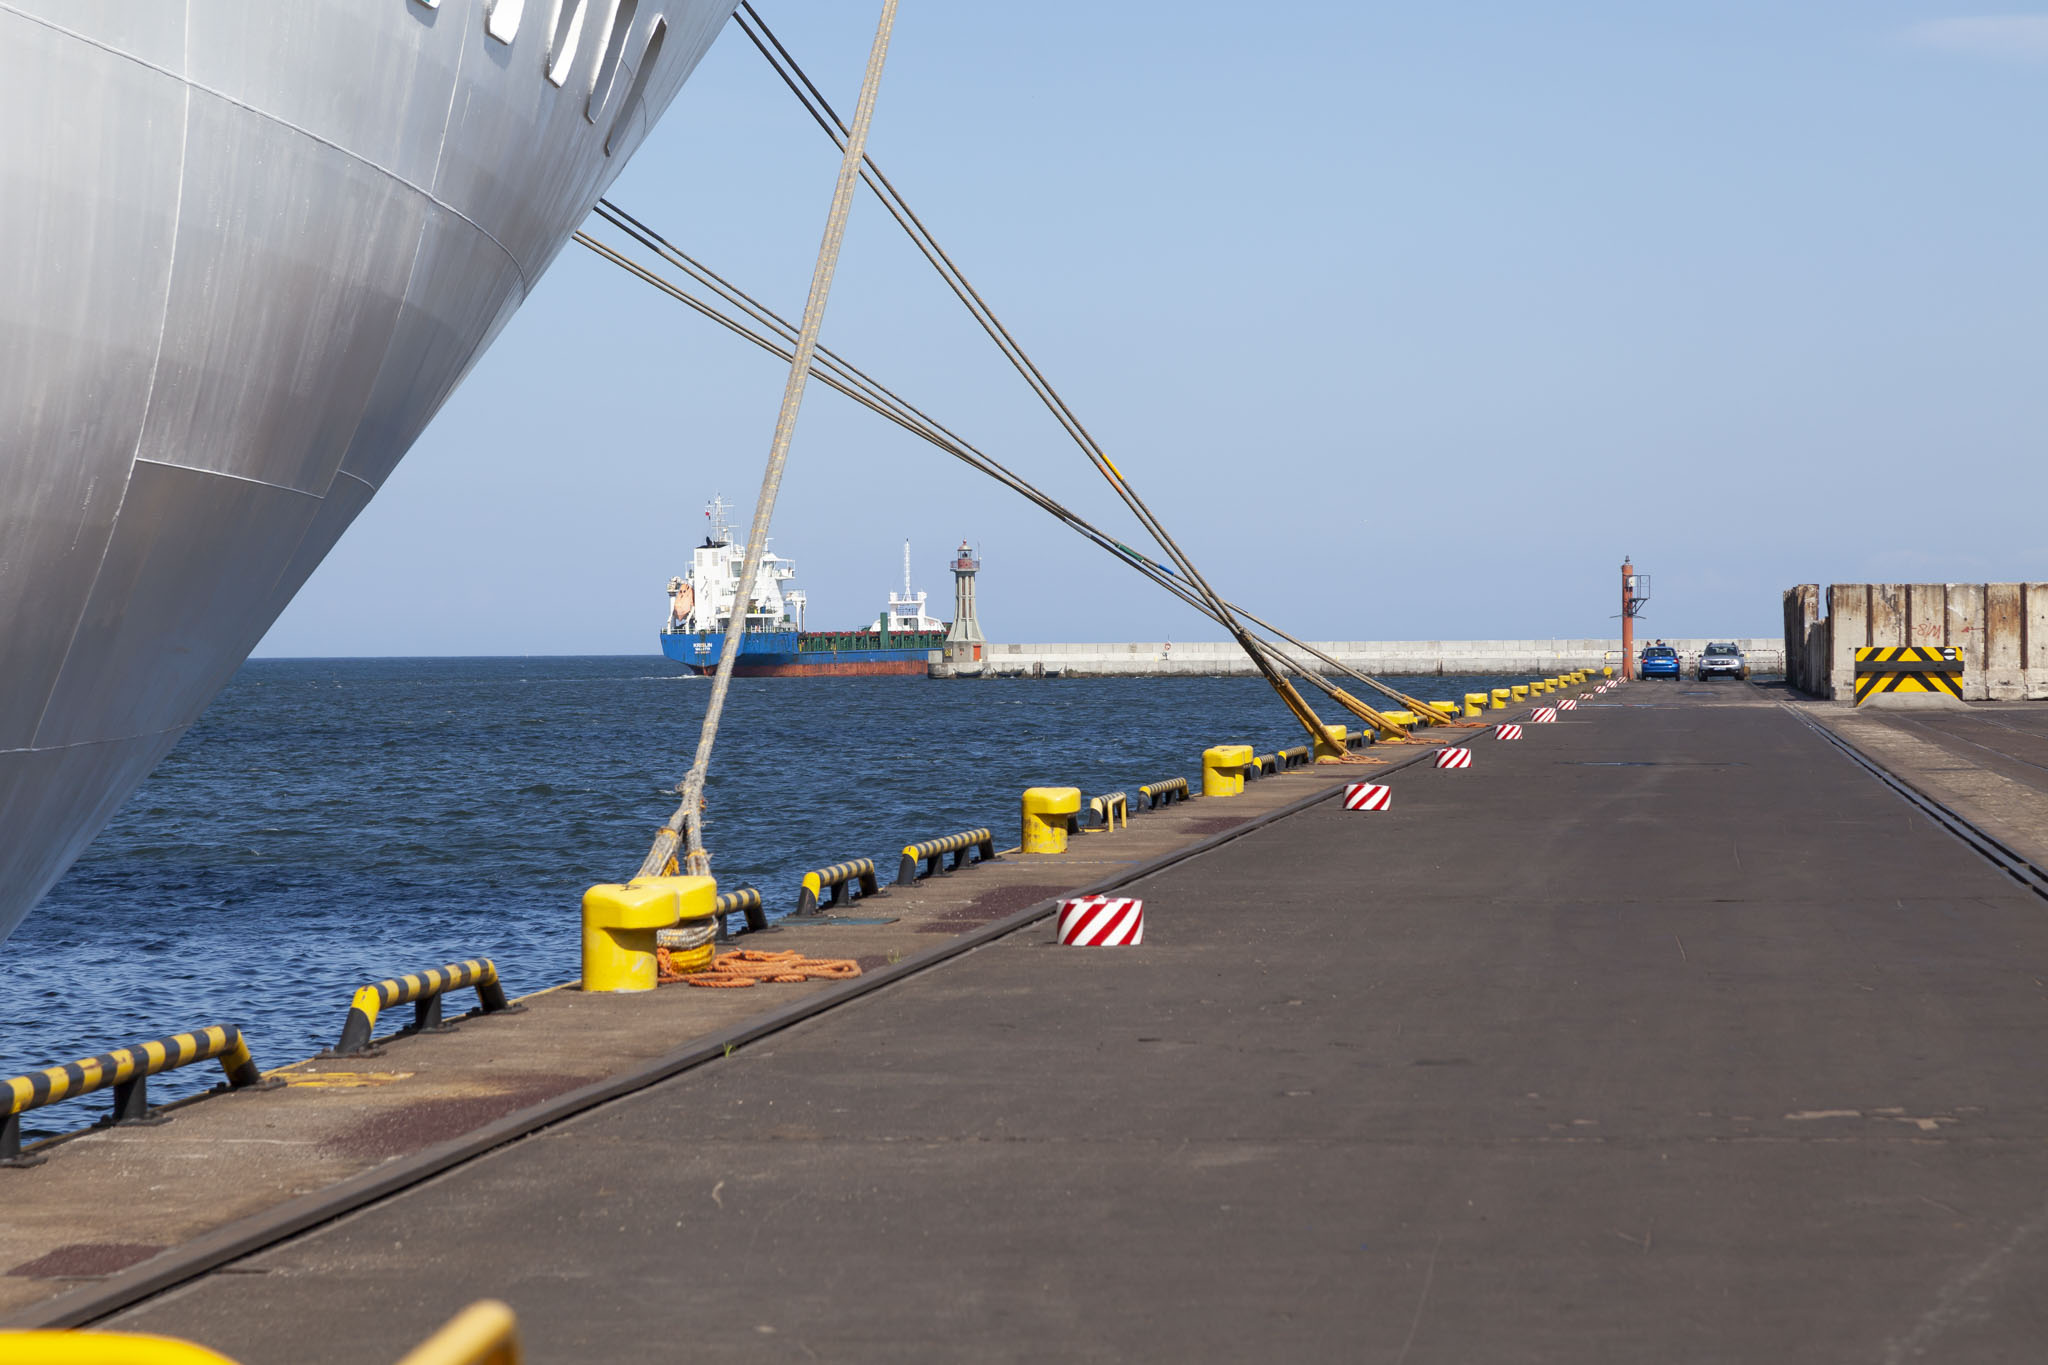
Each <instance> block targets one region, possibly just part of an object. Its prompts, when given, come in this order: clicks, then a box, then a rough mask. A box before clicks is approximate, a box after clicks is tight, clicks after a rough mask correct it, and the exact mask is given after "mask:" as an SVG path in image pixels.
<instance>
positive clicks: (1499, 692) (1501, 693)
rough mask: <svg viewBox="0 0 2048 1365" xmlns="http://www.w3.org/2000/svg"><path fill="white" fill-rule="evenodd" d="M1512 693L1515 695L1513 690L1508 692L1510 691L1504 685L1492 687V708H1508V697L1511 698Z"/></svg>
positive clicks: (1497, 709) (1502, 709) (1503, 709)
mask: <svg viewBox="0 0 2048 1365" xmlns="http://www.w3.org/2000/svg"><path fill="white" fill-rule="evenodd" d="M1514 695H1515V694H1514V693H1513V692H1510V691H1509V690H1508V689H1507V688H1505V687H1496V688H1494V689H1493V709H1494V710H1496V711H1505V710H1507V709H1508V701H1509V699H1510V698H1512V697H1513V696H1514Z"/></svg>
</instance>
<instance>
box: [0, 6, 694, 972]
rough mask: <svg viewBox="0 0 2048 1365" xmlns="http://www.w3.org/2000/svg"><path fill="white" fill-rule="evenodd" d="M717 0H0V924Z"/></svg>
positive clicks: (207, 664) (109, 797)
mask: <svg viewBox="0 0 2048 1365" xmlns="http://www.w3.org/2000/svg"><path fill="white" fill-rule="evenodd" d="M733 7H734V5H733V0H591V3H590V4H588V5H584V6H581V7H572V8H570V9H569V10H567V11H565V13H566V14H568V15H570V16H572V19H571V21H570V22H568V23H566V24H565V25H564V26H563V29H562V33H563V34H565V35H567V36H566V37H560V38H559V41H556V42H553V43H552V44H551V40H554V39H557V38H558V35H556V34H552V33H549V32H546V31H544V30H546V29H548V28H549V27H550V25H549V15H548V13H547V11H548V9H549V7H548V6H544V5H541V4H538V3H528V4H525V5H523V6H522V5H517V4H510V3H503V2H502V0H501V3H500V4H498V5H497V6H496V7H494V8H493V9H492V11H491V14H490V15H489V16H487V15H486V13H485V6H484V5H483V4H482V3H481V0H444V3H442V4H440V5H439V6H438V7H429V6H427V5H425V4H421V3H418V0H292V3H289V4H270V3H255V2H254V0H150V3H147V4H137V3H132V0H0V127H5V128H6V129H7V136H6V137H5V138H0V353H4V354H5V355H6V356H7V357H8V363H7V364H6V365H4V366H0V679H4V680H5V681H4V685H0V936H4V935H5V934H7V933H9V932H11V931H12V930H13V928H14V926H15V925H16V924H17V923H18V922H19V921H20V919H21V917H22V916H23V915H24V914H25V913H26V912H27V910H28V908H29V907H30V906H31V905H32V904H34V902H35V901H36V900H37V899H38V898H40V897H41V895H42V894H43V892H44V891H45V890H46V889H47V888H48V887H49V886H50V884H51V883H52V882H54V881H55V880H56V878H57V877H58V876H60V875H61V874H62V873H63V871H64V869H65V868H66V867H67V866H69V864H70V863H71V861H72V860H73V859H74V858H75V857H76V856H77V855H78V853H79V852H80V851H81V850H82V849H83V848H84V847H85V845H86V844H87V842H88V841H90V839H91V838H92V836H93V835H94V834H95V833H97V832H98V830H99V829H100V827H101V826H102V825H103V824H104V823H105V822H106V821H107V820H108V819H109V818H110V817H111V816H112V815H113V813H114V811H115V810H116V809H118V808H119V806H120V804H121V802H122V801H123V800H124V799H125V798H126V797H127V795H128V793H129V792H131V791H132V790H133V789H134V787H135V786H136V784H137V783H139V782H140V781H141V780H142V778H143V777H144V776H145V775H146V774H147V773H148V772H149V770H150V769H151V768H152V767H153V766H155V764H156V763H157V761H158V760H159V759H161V758H162V757H163V755H164V754H165V753H167V752H168V751H169V750H170V748H171V747H172V746H173V745H174V744H175V743H176V742H177V741H178V738H179V737H180V736H181V735H182V734H183V733H184V732H185V730H186V728H187V727H189V726H190V725H191V724H192V722H193V721H194V720H195V719H196V718H197V717H198V715H199V713H200V711H201V710H202V709H203V708H204V707H205V705H206V703H207V702H208V701H209V700H211V699H212V697H213V695H214V694H215V693H216V692H217V691H218V690H219V688H220V687H221V686H222V684H223V683H225V682H226V681H227V679H228V677H229V676H230V675H232V673H233V672H234V670H235V669H236V668H237V667H238V666H239V665H240V664H241V662H242V660H243V659H244V658H245V657H246V656H247V654H248V652H249V651H250V649H252V648H254V646H255V645H256V643H257V641H258V640H260V639H261V638H262V636H263V634H264V632H265V631H266V630H267V629H268V628H269V626H270V624H271V622H272V621H273V620H274V619H275V618H276V616H277V614H278V612H279V611H280V610H282V609H283V607H284V606H285V604H286V603H287V602H289V601H290V600H291V598H292V596H293V594H294V593H296V592H297V591H298V589H299V587H300V586H301V585H302V584H303V583H304V582H305V580H306V578H307V576H308V575H310V574H311V573H312V571H313V569H314V568H315V567H316V566H317V565H318V564H319V563H320V561H321V559H322V558H323V557H324V556H325V555H326V553H327V551H328V550H329V549H330V548H331V547H332V546H333V544H334V543H335V541H336V539H337V538H339V537H340V535H341V534H342V532H343V531H345V530H346V529H347V528H348V526H349V524H350V523H351V522H352V521H353V520H354V519H355V517H356V516H357V515H358V514H359V513H360V512H361V511H362V510H363V508H364V507H365V506H366V505H367V504H368V503H369V501H370V499H371V497H373V496H374V495H375V493H376V492H377V490H378V488H379V487H380V486H381V485H382V484H383V482H384V481H385V479H386V478H387V477H388V476H389V475H390V473H391V471H392V469H393V467H394V466H396V464H397V463H398V461H399V459H400V458H401V457H402V456H403V455H404V454H405V452H406V451H407V450H408V449H409V448H410V447H411V445H412V443H413V441H414V440H415V439H416V438H417V437H418V436H419V434H420V432H421V430H422V429H423V428H424V427H425V426H426V424H427V422H428V421H429V420H430V419H431V418H432V417H433V415H434V414H435V412H437V411H438V410H439V409H440V407H441V405H442V404H443V403H444V402H445V401H446V400H447V398H448V396H449V395H450V393H452V392H453V390H454V388H455V386H456V385H457V384H458V383H459V382H460V381H461V379H462V377H463V375H464V374H466V373H467V372H468V370H469V368H470V366H471V365H472V364H473V363H474V362H475V360H476V358H477V356H478V355H479V354H480V353H481V352H482V351H483V349H484V348H485V347H486V346H488V345H489V343H490V341H491V339H492V338H493V337H495V336H496V335H497V333H498V332H499V330H500V329H501V328H503V327H504V326H505V324H506V322H507V321H508V320H509V319H510V318H511V316H512V314H513V313H514V311H515V310H516V309H517V308H518V306H519V304H520V303H521V302H522V301H523V300H524V298H525V297H526V295H527V293H528V292H529V291H530V289H531V288H532V286H533V283H534V282H535V281H536V280H537V279H538V278H539V276H540V275H541V273H542V272H543V271H545V270H546V268H547V266H548V265H549V263H550V262H551V261H552V260H553V259H554V258H555V256H556V254H557V253H558V252H559V251H560V250H561V249H562V247H563V246H564V245H565V244H566V242H567V241H568V238H569V235H570V233H572V232H573V231H574V229H575V227H576V226H577V224H578V223H580V222H581V221H582V219H583V218H584V217H585V216H586V215H587V213H588V212H589V210H590V207H591V205H592V204H593V203H594V202H595V200H596V199H597V197H598V196H599V195H600V194H602V193H603V192H604V189H605V188H606V186H607V185H609V184H610V182H611V180H612V179H613V178H614V177H615V176H616V175H617V174H618V172H619V170H620V169H621V167H622V166H623V165H624V163H625V161H626V159H627V157H628V156H630V154H631V153H632V151H633V150H634V149H635V148H636V147H637V146H638V145H639V142H640V140H641V139H642V138H643V137H644V136H645V133H646V130H647V128H648V127H649V126H650V125H651V123H652V122H653V121H654V120H655V119H656V118H658V117H659V115H660V114H661V112H662V111H663V110H664V109H666V107H667V106H668V104H669V102H670V101H671V100H672V99H673V97H674V95H675V93H676V91H677V90H678V89H679V88H680V87H681V85H682V83H683V81H684V80H685V79H686V78H687V77H688V75H689V74H690V72H691V71H692V70H693V69H694V68H695V66H696V64H697V62H698V60H699V59H700V58H701V57H702V55H703V53H704V51H705V50H706V49H707V48H708V47H709V46H710V44H711V42H712V40H713V38H714V37H715V36H716V35H717V33H718V32H719V31H720V29H721V28H722V27H723V25H724V23H725V21H726V19H727V18H728V17H729V16H730V13H731V11H732V9H733ZM522 14H523V18H519V17H517V16H521V15H522ZM551 45H552V46H553V47H554V49H555V51H554V55H553V56H551V55H550V47H551ZM541 401H563V402H568V401H574V396H573V395H559V396H557V397H555V398H553V399H549V398H548V397H547V396H545V395H543V396H541Z"/></svg>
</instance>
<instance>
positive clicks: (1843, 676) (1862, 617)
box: [1825, 583, 1872, 700]
mask: <svg viewBox="0 0 2048 1365" xmlns="http://www.w3.org/2000/svg"><path fill="white" fill-rule="evenodd" d="M1871 596H1872V589H1871V585H1870V584H1868V583H1831V584H1829V585H1828V687H1827V692H1826V693H1825V695H1827V696H1831V697H1834V698H1835V699H1836V700H1841V699H1842V698H1845V697H1853V696H1854V695H1855V694H1856V651H1857V650H1859V649H1861V648H1862V647H1863V646H1865V645H1867V644H1869V643H1870V599H1871Z"/></svg>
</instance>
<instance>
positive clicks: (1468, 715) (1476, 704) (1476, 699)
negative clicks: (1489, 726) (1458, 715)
mask: <svg viewBox="0 0 2048 1365" xmlns="http://www.w3.org/2000/svg"><path fill="white" fill-rule="evenodd" d="M1485 709H1486V694H1485V693H1484V692H1467V693H1466V694H1465V719H1466V720H1470V719H1472V717H1474V716H1476V715H1478V714H1479V713H1480V712H1482V711H1484V710H1485Z"/></svg>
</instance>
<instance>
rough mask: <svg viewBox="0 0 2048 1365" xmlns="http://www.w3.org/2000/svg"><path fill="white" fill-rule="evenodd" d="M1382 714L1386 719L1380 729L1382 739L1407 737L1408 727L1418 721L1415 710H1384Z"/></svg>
mask: <svg viewBox="0 0 2048 1365" xmlns="http://www.w3.org/2000/svg"><path fill="white" fill-rule="evenodd" d="M1380 715H1381V716H1382V717H1383V718H1384V719H1385V720H1386V724H1385V725H1384V726H1382V727H1381V728H1380V729H1379V731H1378V734H1379V737H1380V738H1381V739H1403V738H1406V736H1407V731H1408V727H1409V726H1411V725H1414V724H1415V723H1416V721H1415V713H1414V712H1413V711H1382V712H1381V713H1380Z"/></svg>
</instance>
